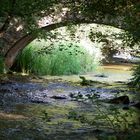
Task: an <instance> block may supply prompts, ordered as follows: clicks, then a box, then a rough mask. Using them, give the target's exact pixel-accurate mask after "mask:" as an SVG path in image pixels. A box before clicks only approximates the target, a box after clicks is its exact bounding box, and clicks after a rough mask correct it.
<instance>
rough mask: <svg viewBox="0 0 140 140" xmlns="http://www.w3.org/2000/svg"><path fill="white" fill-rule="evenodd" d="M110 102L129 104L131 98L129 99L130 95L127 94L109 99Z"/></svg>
mask: <svg viewBox="0 0 140 140" xmlns="http://www.w3.org/2000/svg"><path fill="white" fill-rule="evenodd" d="M108 103H112V104H129V103H130V100H129V97H128V96H127V95H124V96H120V97H116V98H113V99H110V100H109V101H108Z"/></svg>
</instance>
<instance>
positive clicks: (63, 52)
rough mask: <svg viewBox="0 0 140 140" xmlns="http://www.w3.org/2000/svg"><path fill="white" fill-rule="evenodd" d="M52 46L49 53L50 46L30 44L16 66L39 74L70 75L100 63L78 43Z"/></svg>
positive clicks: (23, 70)
mask: <svg viewBox="0 0 140 140" xmlns="http://www.w3.org/2000/svg"><path fill="white" fill-rule="evenodd" d="M51 48H53V49H51V51H50V52H49V53H47V51H48V50H49V47H48V48H47V49H44V48H43V47H38V44H35V43H32V44H30V45H29V46H27V47H26V48H25V49H24V50H23V51H22V53H21V54H20V55H19V56H18V58H17V63H16V68H18V69H20V70H21V71H22V72H26V73H34V74H38V75H70V74H80V73H85V72H88V71H93V70H94V69H95V68H96V67H97V65H98V62H96V61H95V59H94V56H91V55H90V54H89V53H88V52H87V51H86V50H84V49H83V48H82V47H80V46H79V45H77V44H74V43H61V44H58V43H56V44H53V46H51ZM42 50H43V51H42ZM40 52H41V53H40Z"/></svg>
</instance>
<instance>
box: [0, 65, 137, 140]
mask: <svg viewBox="0 0 140 140" xmlns="http://www.w3.org/2000/svg"><path fill="white" fill-rule="evenodd" d="M130 69H131V66H113V65H110V66H104V67H102V69H100V71H99V72H98V73H96V72H95V73H89V74H86V75H84V76H86V78H87V79H91V80H98V81H103V82H106V83H108V84H105V85H104V84H94V85H93V86H81V85H80V81H81V79H79V76H76V75H73V76H59V77H58V76H53V77H50V76H45V77H42V78H43V79H36V78H30V80H29V81H27V82H22V80H21V79H20V81H15V82H12V83H7V84H1V86H0V140H26V139H27V140H36V139H37V140H38V139H44V140H71V139H73V140H98V139H103V140H104V139H119V140H121V139H123V140H124V139H128V137H129V138H130V139H131V138H134V136H133V135H134V134H135V136H137V137H136V138H140V136H139V132H140V131H139V130H140V116H139V114H140V111H139V110H138V109H136V108H134V107H129V109H128V108H127V109H125V107H126V106H125V105H114V104H108V103H106V102H104V100H106V99H109V98H114V97H116V96H121V95H129V98H130V100H131V101H133V100H136V99H137V96H139V95H138V93H137V92H134V91H133V90H132V91H131V90H130V89H128V87H127V86H126V84H125V82H127V81H128V79H130V78H131V70H130ZM99 74H102V75H105V76H106V77H100V76H99ZM17 79H18V78H17ZM17 79H16V80H17ZM116 81H121V82H123V83H115V82H116ZM71 93H74V94H78V93H80V94H82V96H83V97H85V95H87V94H90V95H91V94H95V95H99V97H98V96H97V97H95V98H93V99H86V98H81V97H80V98H71V97H70V94H71ZM53 96H60V97H65V98H64V99H55V98H52V97H53Z"/></svg>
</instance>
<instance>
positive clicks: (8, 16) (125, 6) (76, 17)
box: [0, 0, 140, 68]
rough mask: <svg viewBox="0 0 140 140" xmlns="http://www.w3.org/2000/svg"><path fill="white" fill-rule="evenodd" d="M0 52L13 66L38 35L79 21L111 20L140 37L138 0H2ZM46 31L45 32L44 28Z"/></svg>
mask: <svg viewBox="0 0 140 140" xmlns="http://www.w3.org/2000/svg"><path fill="white" fill-rule="evenodd" d="M0 4H1V9H0V52H1V55H3V56H4V57H5V65H6V66H7V67H8V68H10V67H11V66H12V65H13V62H14V60H15V58H16V56H17V54H18V53H19V52H20V51H21V50H22V49H23V48H24V47H26V45H27V44H29V43H30V42H31V41H33V40H34V39H35V38H36V37H43V35H44V34H45V33H48V32H49V31H51V30H53V29H55V28H58V27H61V26H67V25H72V24H80V23H98V24H108V25H112V26H115V27H118V28H123V29H125V30H127V31H128V32H129V33H131V34H132V35H133V39H134V40H135V41H137V40H139V38H140V28H139V25H140V18H139V16H140V2H139V0H116V1H115V0H20V1H18V0H0ZM44 31H45V32H44Z"/></svg>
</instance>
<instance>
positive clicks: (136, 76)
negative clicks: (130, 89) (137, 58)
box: [130, 64, 140, 89]
mask: <svg viewBox="0 0 140 140" xmlns="http://www.w3.org/2000/svg"><path fill="white" fill-rule="evenodd" d="M130 84H131V86H134V87H136V88H137V89H140V64H139V65H137V66H135V67H134V68H133V78H132V79H131V82H130Z"/></svg>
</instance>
